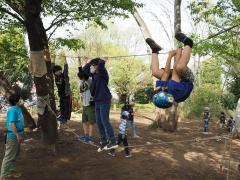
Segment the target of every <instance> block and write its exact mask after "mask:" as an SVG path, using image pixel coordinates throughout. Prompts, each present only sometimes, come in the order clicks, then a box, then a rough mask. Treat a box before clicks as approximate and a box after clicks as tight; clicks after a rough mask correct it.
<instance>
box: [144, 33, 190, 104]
mask: <svg viewBox="0 0 240 180" xmlns="http://www.w3.org/2000/svg"><path fill="white" fill-rule="evenodd" d="M175 38H176V39H177V40H178V41H179V42H182V43H183V44H184V48H183V50H182V49H180V48H178V49H176V50H172V51H170V52H169V53H168V59H167V62H166V66H165V69H160V68H159V62H158V53H159V51H160V50H162V48H161V47H160V46H159V45H158V44H157V43H156V42H155V41H154V40H152V39H151V38H147V39H146V42H147V44H148V45H149V46H150V48H151V49H152V66H151V68H152V74H153V76H154V77H156V78H158V79H159V80H158V81H157V82H156V90H155V95H154V97H153V103H154V104H155V105H156V106H158V107H160V108H168V107H170V106H172V104H173V102H177V103H180V102H183V101H185V100H186V99H187V98H188V97H189V96H190V94H191V92H192V89H193V82H194V75H193V73H192V71H191V70H190V69H189V68H188V67H187V65H188V62H189V60H190V56H191V51H192V47H193V41H192V39H190V38H189V37H187V36H186V35H185V34H183V33H180V32H179V33H176V35H175ZM173 57H175V58H176V61H175V63H174V67H173V72H172V74H171V70H170V66H171V60H172V58H173ZM170 74H171V79H169V77H170Z"/></svg>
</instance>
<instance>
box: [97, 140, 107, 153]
mask: <svg viewBox="0 0 240 180" xmlns="http://www.w3.org/2000/svg"><path fill="white" fill-rule="evenodd" d="M107 145H108V143H107V142H106V143H100V147H99V148H98V150H97V152H102V151H103V150H105V149H104V148H105V147H106V146H107Z"/></svg>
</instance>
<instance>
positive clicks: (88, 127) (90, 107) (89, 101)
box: [78, 60, 95, 144]
mask: <svg viewBox="0 0 240 180" xmlns="http://www.w3.org/2000/svg"><path fill="white" fill-rule="evenodd" d="M78 77H79V79H80V93H81V97H82V104H83V112H82V123H83V130H84V135H80V137H79V138H80V140H81V141H83V142H84V143H86V144H92V143H93V129H94V125H95V103H94V101H93V97H92V95H91V92H90V87H91V84H92V79H91V78H89V77H88V76H87V75H86V74H85V73H84V72H83V70H82V66H81V60H79V67H78Z"/></svg>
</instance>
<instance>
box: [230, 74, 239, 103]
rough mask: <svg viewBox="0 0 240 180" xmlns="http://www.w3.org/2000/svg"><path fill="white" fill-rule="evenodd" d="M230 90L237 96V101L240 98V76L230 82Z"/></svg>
mask: <svg viewBox="0 0 240 180" xmlns="http://www.w3.org/2000/svg"><path fill="white" fill-rule="evenodd" d="M228 87H229V91H230V92H231V93H232V94H233V95H234V96H235V103H236V102H237V100H238V99H239V98H240V77H235V79H233V80H232V81H230V82H229V84H228Z"/></svg>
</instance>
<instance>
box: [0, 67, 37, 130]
mask: <svg viewBox="0 0 240 180" xmlns="http://www.w3.org/2000/svg"><path fill="white" fill-rule="evenodd" d="M0 84H1V86H0V87H1V89H3V91H4V94H5V95H6V96H9V95H10V94H13V93H15V91H14V89H13V88H12V87H11V84H10V83H9V81H8V80H7V78H6V77H5V76H4V74H3V73H2V72H0ZM20 108H21V109H22V112H23V116H24V122H25V126H26V127H28V128H30V129H33V128H35V122H34V119H33V118H32V116H31V114H30V113H29V112H28V110H27V108H26V107H25V106H24V105H21V106H20Z"/></svg>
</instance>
